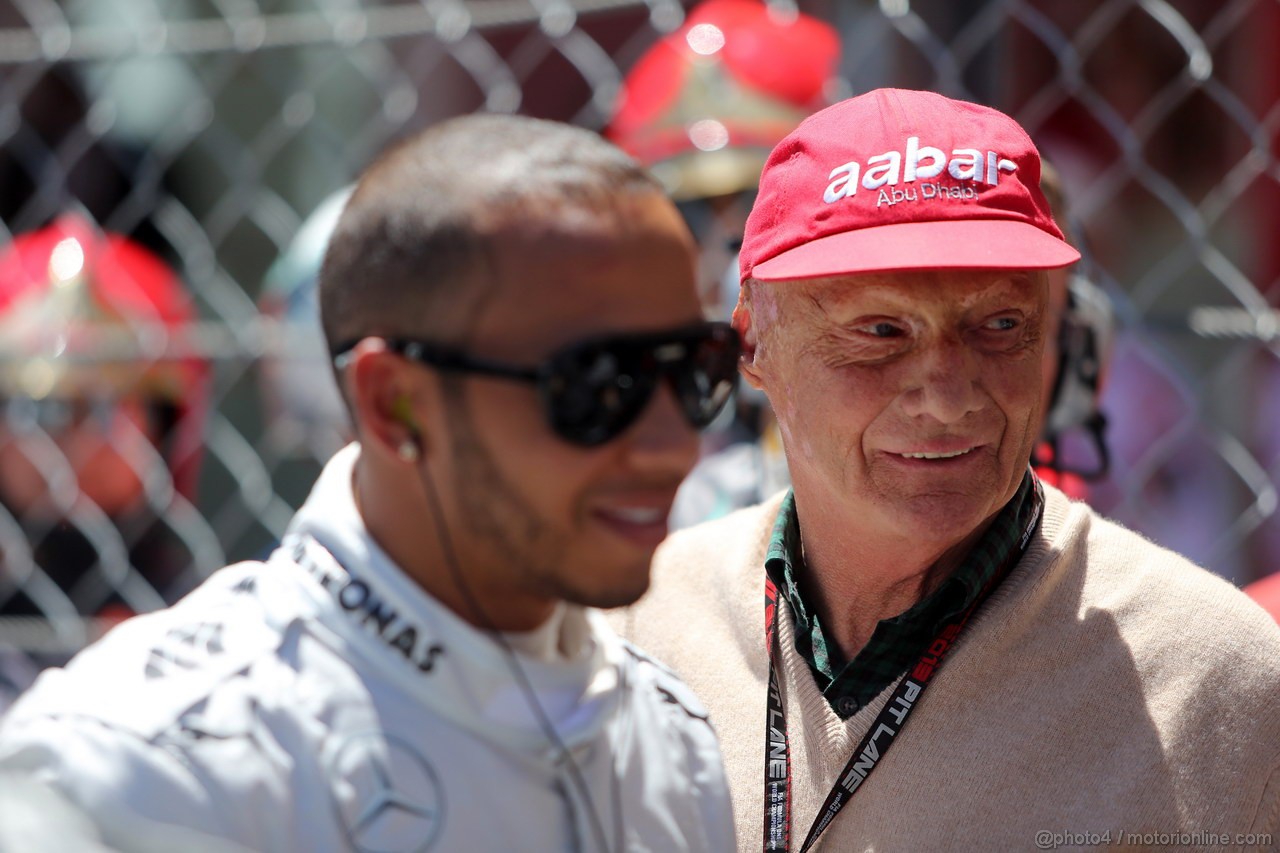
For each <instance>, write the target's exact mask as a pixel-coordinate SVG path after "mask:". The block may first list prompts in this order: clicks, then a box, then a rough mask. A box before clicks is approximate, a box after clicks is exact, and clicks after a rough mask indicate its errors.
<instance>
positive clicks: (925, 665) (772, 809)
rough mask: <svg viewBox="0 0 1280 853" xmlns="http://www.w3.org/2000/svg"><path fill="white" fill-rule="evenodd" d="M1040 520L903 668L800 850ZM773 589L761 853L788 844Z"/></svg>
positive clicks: (881, 748) (767, 608)
mask: <svg viewBox="0 0 1280 853" xmlns="http://www.w3.org/2000/svg"><path fill="white" fill-rule="evenodd" d="M1039 520H1040V509H1039V507H1037V508H1036V510H1035V512H1033V513H1032V514H1031V519H1030V520H1029V521H1028V523H1027V526H1026V527H1025V528H1024V529H1023V531H1022V536H1020V537H1019V539H1018V547H1017V548H1015V549H1013V551H1012V552H1011V553H1010V554H1009V556H1008V557H1007V558H1006V559H1005V561H1004V562H1003V563H1002V564H1001V565H1000V567H999V568H998V569H997V570H996V573H995V575H993V576H992V578H991V580H990V581H989V582H988V583H987V585H986V587H984V588H983V590H982V592H981V593H980V594H979V595H978V597H977V599H976V600H975V601H974V602H973V604H971V605H970V606H969V609H968V610H966V611H965V612H964V613H962V614H961V615H960V616H959V617H957V618H956V619H955V620H954V621H952V622H949V623H947V624H946V625H945V626H944V627H943V628H942V630H941V631H939V632H938V636H937V637H935V638H934V640H933V642H932V643H930V644H929V647H928V648H927V649H926V650H925V652H924V654H923V655H921V656H920V660H919V661H917V662H916V665H915V666H914V667H912V668H911V670H909V671H908V673H907V675H906V676H904V677H903V679H902V681H900V682H898V686H897V687H896V688H895V689H894V691H893V695H892V696H891V697H889V702H888V704H886V705H885V706H884V708H883V709H881V711H880V714H879V715H878V716H877V717H876V719H875V722H874V723H872V724H871V729H870V730H869V731H868V732H867V733H866V735H865V736H863V738H862V741H861V742H860V743H859V744H858V746H857V748H856V749H854V751H853V755H852V756H850V757H849V761H848V762H847V763H846V764H845V766H844V770H842V771H841V773H840V777H839V778H838V779H837V781H836V784H835V785H834V786H833V787H832V789H831V793H829V794H827V799H826V801H825V802H824V803H823V804H822V809H821V810H820V811H819V812H818V816H817V817H816V818H815V819H814V821H813V825H812V826H811V827H810V828H809V834H808V835H807V836H805V840H804V844H803V845H801V847H800V853H805V851H807V850H808V849H809V848H810V847H812V846H813V845H814V844H815V843H816V842H817V840H818V836H820V835H821V834H822V832H823V830H825V829H826V828H827V827H828V826H830V824H831V821H833V820H834V819H835V817H836V815H837V814H839V813H840V810H841V809H842V808H844V806H845V804H846V803H848V802H849V800H850V799H851V798H852V797H853V795H854V794H855V793H856V792H857V790H858V788H859V787H861V786H862V783H863V782H865V781H866V780H867V777H868V776H870V775H871V771H872V770H874V769H875V768H876V766H877V765H878V764H879V762H880V759H881V758H883V757H884V755H885V753H887V752H888V751H889V747H890V746H892V745H893V740H894V738H896V737H897V736H898V734H899V733H901V732H902V728H903V726H904V725H905V724H906V721H907V717H908V715H910V713H911V711H912V709H913V708H915V705H916V702H918V701H919V700H920V695H921V694H922V693H924V689H925V687H926V686H928V684H929V680H930V679H931V678H932V677H933V675H934V673H936V672H937V671H938V668H939V667H940V666H942V660H943V658H944V657H945V656H946V654H947V652H948V651H949V650H950V648H951V645H952V643H954V642H955V640H956V637H958V636H960V631H961V630H963V628H964V626H965V624H966V623H967V622H968V621H969V617H970V616H972V615H973V612H974V611H975V610H977V609H978V606H979V605H980V604H982V602H983V601H984V600H986V597H987V595H989V594H990V592H991V590H993V589H994V588H995V587H996V585H997V584H999V583H1000V581H1001V580H1003V579H1004V576H1005V575H1007V574H1008V573H1009V570H1010V569H1012V568H1013V566H1014V564H1016V563H1017V562H1018V560H1019V559H1021V557H1022V554H1023V552H1024V551H1025V550H1026V548H1027V542H1029V541H1030V539H1031V534H1032V532H1034V531H1035V528H1036V523H1037V522H1039ZM778 606H779V604H778V590H777V587H775V586H774V584H773V581H772V580H771V579H769V577H768V575H766V576H765V582H764V622H765V625H764V633H765V643H766V645H767V647H768V649H769V691H768V700H767V701H768V704H767V714H768V715H767V717H766V719H765V734H764V737H765V745H764V749H765V755H764V759H765V760H764V849H765V851H766V853H773V851H787V850H789V849H790V844H791V745H790V742H789V740H788V738H787V710H786V707H785V705H783V702H782V693H781V691H780V690H779V688H778V668H777V661H776V660H775V657H776V655H775V649H776V647H777V643H778V634H777V623H778Z"/></svg>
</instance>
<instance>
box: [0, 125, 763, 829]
mask: <svg viewBox="0 0 1280 853" xmlns="http://www.w3.org/2000/svg"><path fill="white" fill-rule="evenodd" d="M320 298H321V314H322V319H323V324H324V329H325V336H326V338H327V339H328V341H329V345H330V348H331V350H332V351H333V353H334V354H335V356H336V363H337V365H338V371H339V378H340V380H341V384H342V389H343V392H344V397H345V400H346V403H347V405H348V407H349V409H350V412H351V415H352V422H353V423H354V424H355V427H356V433H357V435H358V441H357V442H356V443H355V444H352V445H350V446H349V447H347V448H346V449H344V450H342V451H340V452H339V453H338V454H337V455H336V456H335V457H334V458H333V460H332V461H331V462H330V463H329V464H328V465H327V466H326V468H325V470H324V472H323V473H322V474H321V476H320V479H319V481H318V482H317V484H316V486H315V488H314V490H313V491H312V493H311V496H310V497H309V498H308V499H307V502H306V504H305V505H304V506H303V507H302V509H301V510H300V511H299V513H298V514H297V516H296V517H295V518H294V520H293V522H292V524H291V525H290V527H289V530H288V532H287V534H286V536H285V538H284V541H283V543H282V545H281V547H280V548H279V549H278V550H277V551H276V552H275V553H274V554H273V555H272V556H271V557H270V559H269V560H268V561H267V562H266V563H265V564H263V563H256V562H253V563H242V564H240V565H237V566H232V567H230V568H227V569H225V570H223V571H221V572H219V573H217V574H216V575H215V576H214V577H213V578H211V579H210V580H209V581H208V582H207V583H205V584H204V585H203V586H202V587H201V588H200V589H198V590H197V591H196V592H195V593H193V594H192V595H191V596H189V597H188V598H186V599H185V600H184V601H182V602H181V603H180V604H179V605H178V606H176V607H174V608H172V609H170V610H168V611H163V612H160V613H156V614H153V615H150V616H146V617H141V618H139V619H136V620H133V621H132V622H129V623H127V624H125V625H123V626H121V627H120V628H118V629H117V630H116V631H114V632H113V633H112V634H111V635H109V636H108V637H107V638H106V639H105V640H104V641H103V642H102V643H100V644H99V645H97V646H95V647H93V648H91V649H89V650H88V651H86V652H84V653H83V654H81V655H80V656H79V657H77V658H76V659H75V660H74V661H73V662H72V663H71V665H70V666H69V667H68V668H67V669H66V670H65V671H53V672H50V673H49V674H47V675H45V676H44V677H43V678H42V679H41V680H40V681H38V682H37V684H36V685H35V687H34V688H33V689H32V691H31V692H30V693H29V694H28V695H27V696H26V697H25V698H24V699H22V700H20V701H19V703H18V704H17V705H15V706H14V709H13V710H12V711H11V713H10V716H8V717H7V718H6V720H5V723H4V726H3V728H0V776H2V775H3V773H4V771H6V770H7V771H11V772H13V773H19V774H25V775H26V776H27V777H28V778H29V779H34V780H37V781H40V782H43V783H45V784H46V785H48V786H49V788H51V789H52V790H50V791H49V793H50V794H52V795H54V797H55V798H56V799H61V800H62V801H64V802H66V803H68V804H69V805H71V806H72V807H73V808H79V809H82V810H83V811H85V812H87V813H88V815H89V816H90V817H91V818H92V819H93V821H94V822H95V824H96V826H97V827H98V829H99V830H100V832H101V835H102V837H103V840H104V841H105V842H106V843H107V844H109V845H111V846H113V847H119V848H122V849H128V850H183V851H186V850H204V849H218V850H224V849H233V848H234V849H243V848H248V849H253V850H298V851H326V850H334V851H337V850H379V851H411V850H412V851H426V850H441V851H443V850H481V851H504V853H505V851H511V850H545V851H562V850H584V851H585V850H590V851H600V853H621V851H623V850H634V849H644V850H699V851H703V850H705V851H713V850H726V849H729V848H730V847H731V846H732V821H731V819H730V815H729V798H728V792H727V788H726V786H725V782H724V771H723V765H722V763H721V758H720V754H719V751H718V748H717V746H716V743H715V736H714V733H713V732H712V730H711V728H710V726H709V725H708V724H707V721H706V714H705V711H703V710H701V709H700V706H699V705H698V704H697V703H696V701H695V700H693V699H692V697H691V695H690V694H689V692H688V690H687V688H685V687H684V686H683V685H682V684H681V683H680V682H679V681H677V680H676V679H675V678H674V677H673V676H672V675H671V674H670V673H668V672H667V671H665V670H664V669H662V668H661V667H659V666H657V665H655V664H654V663H653V662H652V661H650V660H649V659H648V658H646V657H644V656H643V655H641V654H639V653H638V652H636V651H635V650H633V649H631V648H630V647H628V646H626V645H624V644H623V643H621V642H620V641H619V640H618V638H617V636H616V635H615V634H613V632H612V631H610V630H609V628H608V626H607V625H605V624H604V622H603V620H602V618H601V617H600V616H599V614H598V613H596V612H595V611H593V610H590V609H587V608H588V607H591V606H604V607H609V606H616V605H619V604H626V603H629V602H631V601H634V600H635V599H636V598H637V597H638V596H640V595H641V594H642V593H643V592H644V591H645V589H646V587H647V586H648V582H649V562H650V559H651V557H652V554H653V550H654V548H655V547H656V546H657V545H658V543H659V542H660V541H661V540H662V538H663V536H664V535H665V534H666V525H665V518H666V516H667V513H668V511H669V509H670V505H671V501H672V499H673V497H674V495H675V491H676V487H677V486H678V485H679V482H680V479H681V478H682V477H683V476H684V475H685V474H686V473H687V472H688V470H689V468H690V467H691V466H692V464H693V462H694V459H695V457H696V455H697V434H696V432H695V429H696V428H698V427H702V426H705V425H706V424H707V423H708V422H710V420H711V419H712V418H714V417H715V415H716V413H717V411H718V410H719V409H720V407H721V406H722V405H723V403H724V401H725V400H726V398H727V397H728V396H729V394H730V392H731V390H732V385H733V380H734V378H735V377H736V373H737V368H736V362H737V355H738V345H737V337H736V335H735V334H734V333H733V330H732V328H730V327H729V326H728V325H727V324H716V323H707V322H704V321H702V319H701V312H700V307H699V303H698V299H697V295H696V292H695V287H694V254H693V244H692V240H691V238H690V236H689V233H688V231H687V229H686V228H685V226H684V225H683V223H682V222H681V220H680V217H679V214H678V213H677V211H676V209H675V207H674V206H673V205H672V204H671V202H669V201H668V200H667V199H666V197H665V195H664V194H663V193H662V191H661V189H660V187H659V185H658V184H656V183H655V182H654V180H653V179H652V178H651V177H650V176H649V175H648V174H647V173H645V172H644V171H643V170H641V169H640V167H639V166H638V165H637V164H636V163H635V162H634V161H633V160H631V159H630V158H629V157H627V156H626V155H624V154H623V153H622V152H621V151H619V150H618V149H616V148H614V147H613V146H611V145H609V144H608V143H606V142H604V141H603V140H601V139H600V138H599V137H597V136H595V135H594V134H591V133H589V132H587V131H584V130H579V129H574V128H570V127H566V126H563V125H557V124H553V123H550V122H541V121H536V120H533V119H520V118H513V117H496V116H489V117H470V118H465V119H459V120H455V121H453V122H448V123H445V124H444V125H441V126H438V127H436V128H433V129H430V130H428V131H426V132H425V133H424V134H421V135H419V136H416V137H414V138H412V139H410V140H408V141H407V142H405V143H404V144H402V145H400V146H399V147H397V148H395V149H393V150H392V151H390V152H389V153H387V154H385V155H384V156H383V157H382V158H380V159H379V161H378V162H376V163H375V164H374V165H373V166H372V167H371V168H370V170H369V171H368V172H367V173H366V174H365V175H364V177H363V178H362V179H361V181H360V183H359V185H358V186H357V188H356V190H355V193H354V195H353V196H352V198H351V200H350V201H349V202H348V203H347V206H346V208H345V209H344V211H343V213H342V216H341V219H340V221H339V223H338V225H337V229H336V230H335V232H334V235H333V237H332V240H331V241H330V244H329V248H328V253H327V256H326V259H325V264H324V268H323V271H322V273H321V282H320ZM0 789H2V788H0ZM3 805H4V804H3V802H0V812H3ZM28 823H29V822H28ZM236 845H238V847H236ZM3 846H4V844H3V827H0V847H3Z"/></svg>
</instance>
